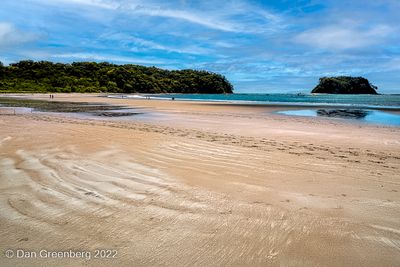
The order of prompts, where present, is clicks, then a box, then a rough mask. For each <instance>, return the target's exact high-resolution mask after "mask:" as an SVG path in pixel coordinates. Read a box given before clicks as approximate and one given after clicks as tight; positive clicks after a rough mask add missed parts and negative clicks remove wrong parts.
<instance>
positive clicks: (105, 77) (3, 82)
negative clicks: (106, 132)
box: [0, 60, 233, 94]
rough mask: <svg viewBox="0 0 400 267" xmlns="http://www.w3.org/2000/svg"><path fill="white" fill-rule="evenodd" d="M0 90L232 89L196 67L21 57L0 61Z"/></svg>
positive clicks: (220, 91)
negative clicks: (158, 66)
mask: <svg viewBox="0 0 400 267" xmlns="http://www.w3.org/2000/svg"><path fill="white" fill-rule="evenodd" d="M0 92H3V93H7V92H9V93H11V92H12V93H15V92H17V93H33V92H65V93H69V92H79V93H87V92H93V93H95V92H110V93H199V94H223V93H232V92H233V86H232V84H231V83H230V82H229V81H228V80H227V79H226V78H225V77H224V76H223V75H220V74H216V73H212V72H208V71H199V70H191V69H187V70H164V69H160V68H156V67H145V66H140V65H131V64H127V65H115V64H111V63H107V62H102V63H96V62H74V63H72V64H63V63H52V62H48V61H38V62H35V61H32V60H24V61H20V62H17V63H13V64H10V65H9V66H4V65H3V64H2V63H1V62H0Z"/></svg>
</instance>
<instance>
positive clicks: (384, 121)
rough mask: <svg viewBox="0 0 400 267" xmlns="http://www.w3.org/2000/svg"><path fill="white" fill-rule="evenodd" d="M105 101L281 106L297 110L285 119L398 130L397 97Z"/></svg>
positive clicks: (399, 104) (196, 97) (161, 96)
mask: <svg viewBox="0 0 400 267" xmlns="http://www.w3.org/2000/svg"><path fill="white" fill-rule="evenodd" d="M109 97H124V98H146V97H147V98H150V99H167V100H172V99H175V100H183V101H211V102H225V103H234V104H247V105H248V104H254V105H282V106H291V107H297V109H295V110H293V109H292V110H282V111H279V112H277V113H279V114H283V115H288V116H306V117H317V116H318V117H325V118H329V119H346V120H353V121H357V122H362V123H370V124H381V125H389V126H397V127H398V126H400V115H398V114H394V113H390V111H396V112H398V111H399V110H400V94H396V95H394V94H393V95H338V94H336V95H333V94H332V95H331V94H218V95H217V94H154V95H151V94H149V95H123V96H122V95H119V96H118V95H110V96H109Z"/></svg>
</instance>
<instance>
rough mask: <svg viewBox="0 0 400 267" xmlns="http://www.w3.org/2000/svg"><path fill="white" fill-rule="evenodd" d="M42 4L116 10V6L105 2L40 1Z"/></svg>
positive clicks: (88, 0)
mask: <svg viewBox="0 0 400 267" xmlns="http://www.w3.org/2000/svg"><path fill="white" fill-rule="evenodd" d="M40 1H41V2H42V3H45V4H51V5H57V4H60V3H65V4H72V5H83V6H89V7H90V6H91V7H97V8H104V9H117V8H118V4H117V3H115V2H113V1H106V0H40Z"/></svg>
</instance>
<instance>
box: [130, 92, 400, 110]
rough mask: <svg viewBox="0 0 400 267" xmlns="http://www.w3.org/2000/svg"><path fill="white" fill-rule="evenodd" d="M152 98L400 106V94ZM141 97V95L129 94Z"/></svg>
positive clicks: (160, 97)
mask: <svg viewBox="0 0 400 267" xmlns="http://www.w3.org/2000/svg"><path fill="white" fill-rule="evenodd" d="M148 96H150V97H151V98H154V99H156V98H158V99H172V97H174V98H175V99H176V100H204V101H223V102H233V103H250V104H288V105H304V106H316V105H328V106H354V107H364V108H368V107H369V108H375V107H376V108H382V107H387V108H400V95H325V94H324V95H322V94H321V95H318V94H317V95H312V94H306V95H303V94H302V95H297V94H226V95H224V94H222V95H213V94H204V95H203V94H201V95H199V94H161V95H148ZM127 97H128V98H129V97H140V96H127Z"/></svg>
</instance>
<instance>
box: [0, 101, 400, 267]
mask: <svg viewBox="0 0 400 267" xmlns="http://www.w3.org/2000/svg"><path fill="white" fill-rule="evenodd" d="M46 97H48V96H46V95H43V96H41V95H35V96H31V98H38V99H40V98H44V99H46ZM55 100H59V101H64V100H65V101H71V100H72V101H89V102H108V103H112V104H127V105H131V106H134V107H140V108H141V109H144V110H147V111H148V112H149V113H150V115H149V116H148V117H146V119H145V120H144V119H138V120H136V119H132V120H115V119H110V120H89V119H87V118H76V117H71V116H65V115H56V114H43V113H34V114H22V115H0V190H1V194H0V236H1V237H0V238H1V242H0V250H1V253H2V255H1V257H0V265H1V266H78V265H88V266H107V265H113V266H160V265H163V266H165V265H168V266H349V265H354V266H399V265H400V193H399V192H400V129H399V128H391V127H382V126H379V127H378V126H369V125H361V124H360V125H354V124H349V123H344V122H342V121H340V120H326V119H319V118H302V117H287V116H280V115H275V114H272V113H271V111H275V110H277V109H279V107H271V108H267V107H252V106H247V107H246V106H234V105H226V104H222V105H221V104H206V103H197V102H190V103H189V102H180V101H153V100H150V101H149V100H126V99H106V98H99V97H95V96H90V95H78V94H77V95H57V96H56V99H55ZM7 249H12V250H13V251H16V250H17V249H23V250H25V251H35V252H39V251H40V250H41V249H46V250H49V251H66V250H67V251H68V250H70V249H72V250H74V251H91V252H92V254H91V256H92V258H91V259H90V260H86V259H44V258H40V257H39V256H38V258H36V259H17V258H16V257H15V255H14V257H13V258H12V259H8V258H7V257H5V256H4V252H5V251H6V250H7ZM96 249H112V250H116V251H117V255H116V258H112V259H98V258H93V257H94V251H95V250H96Z"/></svg>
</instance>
